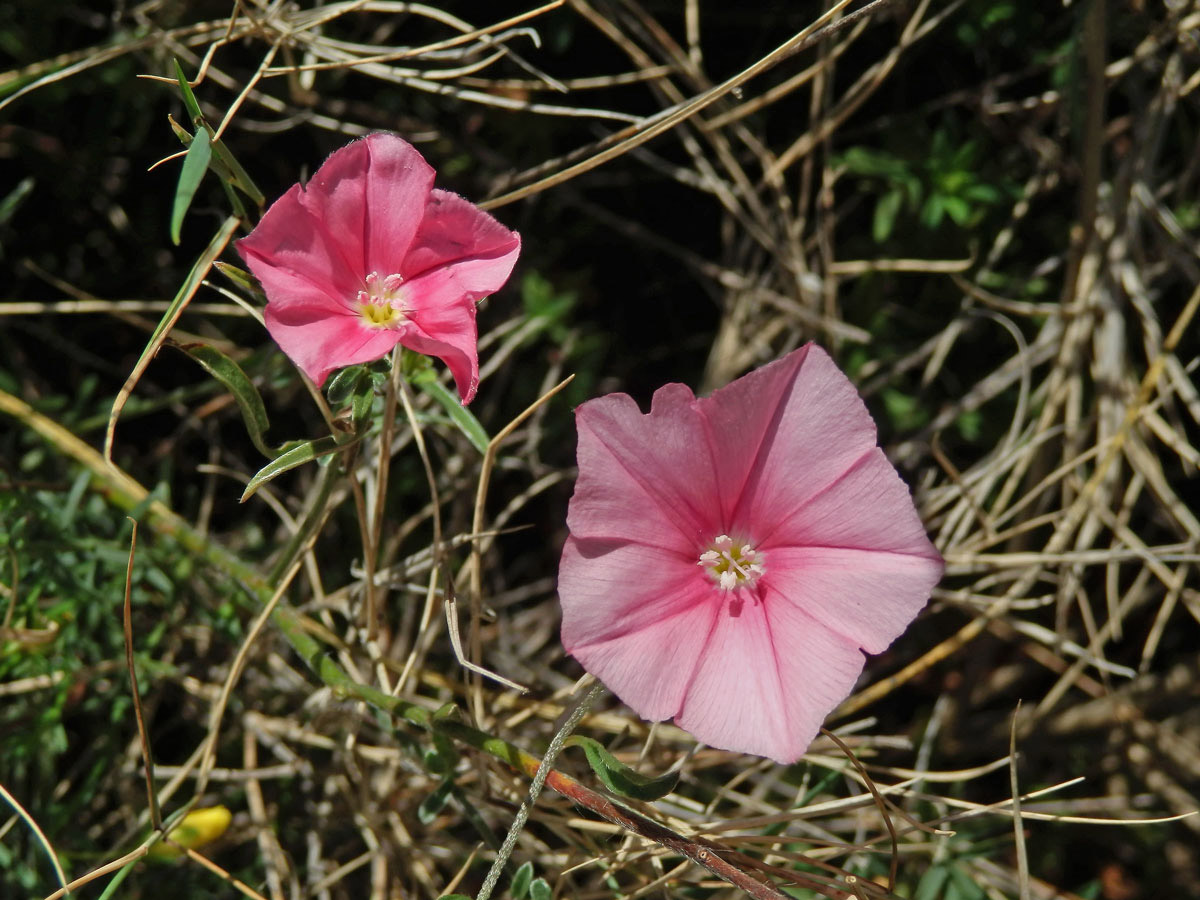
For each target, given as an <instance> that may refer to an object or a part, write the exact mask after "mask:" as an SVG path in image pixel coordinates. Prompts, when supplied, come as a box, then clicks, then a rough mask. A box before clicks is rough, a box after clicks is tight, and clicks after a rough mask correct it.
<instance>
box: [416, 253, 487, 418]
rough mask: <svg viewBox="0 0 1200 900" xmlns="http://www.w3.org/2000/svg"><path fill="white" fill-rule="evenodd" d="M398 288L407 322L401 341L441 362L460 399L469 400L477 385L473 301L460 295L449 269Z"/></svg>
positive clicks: (438, 270) (437, 271)
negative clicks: (400, 291)
mask: <svg viewBox="0 0 1200 900" xmlns="http://www.w3.org/2000/svg"><path fill="white" fill-rule="evenodd" d="M402 290H403V296H404V302H405V306H406V309H407V312H408V317H409V323H408V326H407V328H406V329H405V333H404V337H403V338H402V339H401V343H402V344H404V346H405V347H408V348H409V349H410V350H415V351H417V352H418V353H424V354H425V355H426V356H435V357H437V358H438V359H440V360H441V361H442V362H444V363H445V364H446V366H447V367H448V368H449V369H450V373H451V374H452V375H453V376H454V383H455V385H456V386H457V387H458V395H459V396H460V397H461V398H462V402H463V403H464V404H467V403H470V402H471V400H472V399H473V398H474V397H475V389H476V388H477V387H478V386H479V348H478V346H477V339H476V328H475V303H474V301H472V300H471V299H469V298H464V297H463V296H462V294H461V293H460V292H459V287H458V285H457V284H456V283H455V281H454V279H453V277H452V276H451V275H450V270H449V269H434V270H433V271H432V272H427V273H426V274H424V275H422V276H420V277H419V278H415V279H413V280H412V281H407V282H405V283H404V287H403V289H402Z"/></svg>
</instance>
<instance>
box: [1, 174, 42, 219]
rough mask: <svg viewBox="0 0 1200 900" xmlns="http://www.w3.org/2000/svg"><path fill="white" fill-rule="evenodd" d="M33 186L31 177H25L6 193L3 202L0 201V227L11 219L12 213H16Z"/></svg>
mask: <svg viewBox="0 0 1200 900" xmlns="http://www.w3.org/2000/svg"><path fill="white" fill-rule="evenodd" d="M34 184H35V182H34V180H33V176H32V175H26V176H25V177H24V178H22V179H21V180H20V181H18V182H17V186H16V187H15V188H13V189H12V190H11V191H9V192H8V195H7V196H5V198H4V199H3V200H0V225H3V224H4V223H5V222H7V221H8V220H9V219H11V218H12V217H13V213H15V212H16V211H17V209H18V208H19V207H20V205H21V203H22V202H24V200H25V198H26V197H28V196H29V192H30V191H32V190H33V185H34Z"/></svg>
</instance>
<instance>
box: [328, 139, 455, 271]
mask: <svg viewBox="0 0 1200 900" xmlns="http://www.w3.org/2000/svg"><path fill="white" fill-rule="evenodd" d="M357 143H360V144H362V145H363V146H364V147H365V149H366V152H367V153H368V154H369V165H368V167H367V180H366V190H365V194H364V197H365V201H366V202H365V206H364V212H363V216H364V221H365V226H366V227H365V235H366V246H365V257H364V260H363V263H364V266H365V268H364V269H363V272H364V274H366V273H370V272H377V273H378V274H379V277H380V278H384V277H386V276H388V275H394V274H404V272H405V260H406V258H407V256H408V252H409V248H410V247H411V246H412V243H413V239H414V238H415V237H416V234H417V230H418V229H419V228H420V226H421V220H422V218H423V217H424V215H425V206H426V204H427V203H428V202H429V194H430V191H431V190H432V189H433V177H434V172H433V167H432V166H430V165H429V163H427V162H425V158H424V157H423V156H421V154H420V153H419V152H417V149H416V148H415V147H413V145H412V144H410V143H409V142H408V141H406V140H404V139H403V138H399V137H397V136H396V135H394V134H372V135H368V136H367V137H365V138H363V139H362V140H361V141H358V142H357ZM350 146H351V147H353V146H355V145H354V144H351V145H350ZM345 149H349V148H344V150H345ZM344 150H343V151H339V152H344Z"/></svg>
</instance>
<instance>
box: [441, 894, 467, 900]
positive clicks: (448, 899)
mask: <svg viewBox="0 0 1200 900" xmlns="http://www.w3.org/2000/svg"><path fill="white" fill-rule="evenodd" d="M438 900H473V898H471V897H468V896H467V895H466V894H442V896H440V897H438Z"/></svg>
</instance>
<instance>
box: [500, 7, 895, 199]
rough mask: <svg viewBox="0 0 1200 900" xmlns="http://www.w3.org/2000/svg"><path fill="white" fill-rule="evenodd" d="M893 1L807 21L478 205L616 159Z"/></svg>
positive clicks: (524, 192)
mask: <svg viewBox="0 0 1200 900" xmlns="http://www.w3.org/2000/svg"><path fill="white" fill-rule="evenodd" d="M892 2H893V0H873V2H871V3H868V4H867V5H866V6H864V7H863V8H862V9H860V10H857V11H855V12H853V13H849V14H848V15H846V16H845V17H843V18H842V19H840V20H838V21H837V22H833V23H831V24H828V25H825V27H823V28H814V26H812V25H810V26H809V27H808V28H806V29H804V30H803V31H801V32H800V33H799V34H797V35H795V36H794V37H792V38H790V39H789V40H787V41H785V42H784V43H783V44H781V45H780V46H779V47H777V48H776V49H775V50H773V51H771V52H770V53H768V54H767V55H766V56H764V57H763V58H762V59H760V60H759V61H758V62H756V63H754V64H753V65H751V66H749V67H748V68H746V69H743V70H742V71H741V72H739V73H738V74H736V75H734V76H733V77H731V78H729V79H727V80H725V81H723V82H721V83H720V84H718V85H717V86H716V87H714V88H712V89H711V90H708V91H705V92H704V93H702V94H699V95H698V96H696V97H693V98H692V99H691V100H688V101H687V102H686V103H683V104H681V105H679V106H676V107H672V108H671V109H667V110H663V112H661V113H659V114H657V115H656V116H653V117H651V118H650V119H648V120H646V121H643V122H639V123H637V124H634V125H630V126H628V127H627V128H624V129H622V130H621V131H619V132H618V133H617V134H615V135H613V136H612V138H611V139H612V140H615V141H618V142H619V143H617V144H615V145H614V146H610V147H608V148H606V149H604V150H601V151H599V152H598V153H596V154H594V155H593V156H590V157H588V158H587V159H584V160H582V161H581V162H578V163H575V164H574V165H570V166H567V168H565V169H561V170H560V171H558V172H555V173H553V174H551V175H547V176H546V177H544V178H541V179H539V180H538V181H535V182H533V183H532V184H527V185H525V186H524V187H521V188H517V189H516V190H514V191H509V192H508V193H507V194H502V195H501V196H499V197H495V198H493V199H492V200H488V201H486V202H484V203H481V204H479V206H480V208H481V209H485V210H491V209H496V208H497V207H500V206H505V205H506V204H509V203H513V202H514V201H516V200H522V199H524V198H525V197H528V196H531V195H532V194H538V193H541V192H542V191H544V190H547V189H548V188H552V187H555V186H556V185H559V184H562V183H563V182H565V181H569V180H570V179H572V178H574V177H575V176H576V175H580V174H582V173H583V172H586V171H588V170H590V169H594V168H595V167H596V166H599V165H603V164H604V163H606V162H608V161H609V160H611V159H615V158H616V157H618V156H621V155H623V154H625V153H628V152H629V151H630V150H632V149H634V148H635V147H640V146H641V145H642V144H644V143H646V142H647V141H649V140H651V139H652V138H656V137H658V136H659V135H660V134H662V133H664V132H666V131H670V130H671V129H672V128H674V127H675V126H676V125H678V124H680V123H681V122H684V121H686V120H688V119H690V118H692V116H695V115H696V114H697V113H699V112H701V111H702V110H704V109H707V108H708V107H709V106H711V105H712V104H713V103H715V102H717V101H718V100H720V99H721V98H722V97H724V96H726V95H727V94H729V93H731V92H732V91H734V90H735V89H737V88H739V87H741V86H742V85H743V84H745V83H746V82H747V81H750V80H751V79H752V78H754V77H756V76H757V75H760V74H762V73H763V72H765V71H767V70H768V69H770V68H772V67H773V66H775V65H777V64H778V63H780V62H782V61H783V60H784V59H787V58H788V57H789V56H792V55H793V54H795V53H798V52H800V51H801V50H803V49H805V48H806V47H811V46H812V45H813V44H816V43H817V42H819V41H822V40H824V39H825V38H828V37H830V36H831V35H833V34H835V33H836V32H838V31H841V30H842V29H843V28H845V27H847V26H849V25H851V24H853V23H854V22H856V21H858V20H859V19H860V18H861V17H863V16H866V15H870V14H871V13H874V12H878V11H879V10H880V9H882V8H883V7H884V6H887V5H890V4H891V3H892ZM844 6H846V3H845V2H841V3H838V4H837V5H836V7H835V8H834V9H833V10H828V11H826V12H825V13H824V14H823V15H822V16H821V17H820V18H819V19H818V20H817V22H816V23H814V25H817V24H818V23H824V22H826V21H827V20H828V19H829V18H830V16H831V14H832V13H834V12H837V11H838V10H839V9H841V8H843V7H844Z"/></svg>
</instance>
